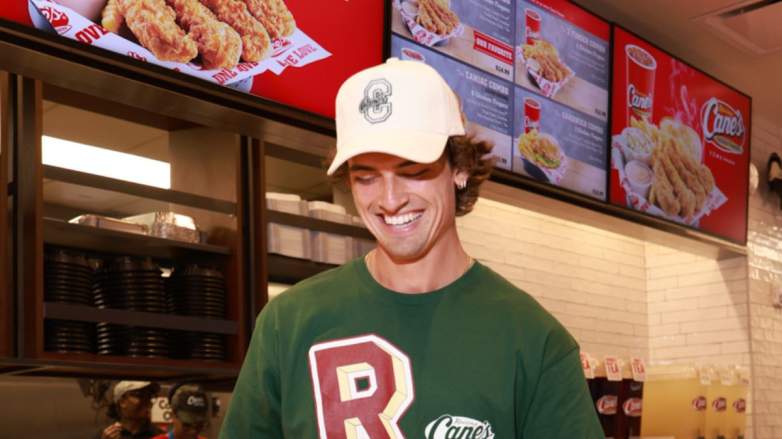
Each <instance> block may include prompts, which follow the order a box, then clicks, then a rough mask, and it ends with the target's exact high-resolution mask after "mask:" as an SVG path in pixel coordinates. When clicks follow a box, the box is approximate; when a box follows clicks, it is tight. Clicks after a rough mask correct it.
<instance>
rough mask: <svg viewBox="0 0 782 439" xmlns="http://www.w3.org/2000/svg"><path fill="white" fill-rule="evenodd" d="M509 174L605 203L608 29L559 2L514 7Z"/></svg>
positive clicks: (536, 0) (522, 2)
mask: <svg viewBox="0 0 782 439" xmlns="http://www.w3.org/2000/svg"><path fill="white" fill-rule="evenodd" d="M515 5H516V7H515V14H516V38H515V41H516V46H515V51H516V60H515V75H514V82H515V84H516V92H515V96H516V98H515V99H516V102H515V103H516V106H515V117H514V137H513V148H512V152H513V159H512V160H513V166H512V170H513V172H516V173H519V174H524V175H527V176H530V177H532V178H535V179H538V180H542V181H546V182H549V183H551V184H554V185H557V186H560V187H563V188H565V189H569V190H571V191H574V192H579V193H581V194H584V195H588V196H591V197H594V198H597V199H600V200H606V198H607V194H606V186H607V179H608V172H607V169H608V150H607V148H606V144H607V142H608V91H609V81H610V65H611V64H610V63H611V53H610V36H611V27H610V25H609V24H608V23H607V22H606V21H603V20H601V19H599V18H597V17H596V16H594V15H592V14H590V13H588V12H586V11H584V10H583V9H581V8H580V7H578V6H576V5H574V4H572V3H570V2H569V1H564V0H529V1H526V0H517V2H516V4H515Z"/></svg>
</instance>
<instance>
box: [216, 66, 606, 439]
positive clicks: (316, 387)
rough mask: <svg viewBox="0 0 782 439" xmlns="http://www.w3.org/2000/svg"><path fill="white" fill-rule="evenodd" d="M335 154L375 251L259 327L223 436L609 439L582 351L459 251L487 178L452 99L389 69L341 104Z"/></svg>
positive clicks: (422, 79)
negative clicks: (462, 224)
mask: <svg viewBox="0 0 782 439" xmlns="http://www.w3.org/2000/svg"><path fill="white" fill-rule="evenodd" d="M336 122H337V150H336V156H335V158H334V159H333V162H332V163H331V166H330V168H329V171H328V173H329V174H330V175H336V176H340V175H343V176H344V177H345V178H347V180H348V182H349V185H350V189H351V191H352V193H353V197H354V200H355V204H356V208H357V210H358V212H359V214H360V215H361V218H362V219H363V220H364V223H365V224H366V226H367V228H368V229H369V230H370V231H371V232H372V234H373V235H374V236H375V238H376V239H377V243H378V245H377V248H376V249H375V250H373V251H372V252H370V253H369V254H368V255H367V256H366V258H363V259H358V260H354V261H352V262H349V263H347V264H345V265H344V266H342V267H339V268H337V269H334V270H331V271H328V272H326V273H322V274H320V275H318V276H315V277H313V278H311V279H308V280H306V281H304V282H301V283H299V284H298V285H296V286H294V287H293V288H291V289H290V290H288V291H287V292H285V293H283V294H282V295H281V296H279V297H278V298H276V299H274V301H272V302H270V303H269V304H268V305H267V306H266V307H265V308H264V310H263V311H262V312H261V314H260V315H259V317H258V320H257V326H256V328H255V333H254V334H253V338H252V341H251V345H250V349H249V351H248V353H247V357H246V358H245V362H244V366H243V367H242V371H241V374H240V376H239V379H238V381H237V383H236V387H235V390H234V395H233V399H232V401H231V404H230V407H229V409H228V413H227V415H226V419H225V421H224V423H223V428H222V432H221V437H222V438H225V439H233V438H250V437H252V438H296V439H300V438H301V439H303V438H316V437H320V438H321V439H325V438H329V439H332V438H371V439H380V438H394V439H396V438H419V437H426V438H430V439H433V438H437V439H445V438H487V439H488V438H502V439H505V438H525V439H529V438H545V439H557V438H563V439H564V438H576V437H577V438H595V439H597V438H602V437H603V434H602V430H601V428H600V425H599V424H598V422H597V418H596V415H595V410H594V409H593V408H592V404H591V399H590V396H589V394H588V391H587V387H586V381H585V379H584V375H583V373H582V371H581V366H580V360H579V351H578V346H577V344H576V343H575V341H574V340H573V339H572V337H571V336H570V335H569V334H568V333H567V331H566V330H565V329H564V328H563V327H562V326H561V325H560V324H559V323H558V322H557V321H556V320H555V319H554V318H553V317H551V316H550V315H549V314H548V313H547V312H546V311H545V310H543V308H542V307H541V306H540V305H539V304H538V303H537V302H535V301H534V300H533V299H532V298H531V297H530V296H528V295H527V294H525V293H524V292H522V291H520V290H518V289H517V288H515V287H514V286H513V285H511V284H510V283H509V282H507V281H506V280H504V279H503V278H501V277H500V276H499V275H497V274H496V273H494V272H493V271H491V270H490V269H489V268H487V267H486V266H484V265H482V264H480V263H478V262H475V261H473V260H472V258H470V256H469V255H468V254H467V253H466V252H465V251H464V249H463V248H462V245H461V242H460V241H459V237H458V235H457V231H456V225H455V216H457V215H463V214H466V213H468V212H469V211H470V210H471V208H472V206H473V204H474V203H475V201H476V199H477V196H478V186H479V185H480V184H481V182H482V181H483V180H485V179H486V178H487V176H488V173H489V172H490V169H491V162H490V161H488V160H486V159H485V154H486V153H487V152H489V151H490V148H491V147H490V146H488V145H486V144H485V143H482V142H475V141H474V140H472V139H470V138H468V137H465V135H464V134H465V132H464V126H463V121H462V118H461V112H460V110H459V104H458V99H457V97H456V95H455V94H454V93H453V91H452V90H451V89H450V88H449V87H448V85H447V84H446V83H445V81H444V80H443V79H442V77H440V75H439V74H438V73H437V72H436V71H435V70H434V69H432V68H431V67H428V66H427V65H425V64H422V63H418V62H412V61H399V60H396V59H391V60H389V61H388V62H387V63H385V64H383V65H380V66H377V67H373V68H370V69H368V70H364V71H362V72H359V73H357V74H356V75H354V76H352V77H351V78H349V79H348V80H347V81H346V82H345V83H344V84H343V85H342V87H341V88H340V91H339V93H338V95H337V118H336Z"/></svg>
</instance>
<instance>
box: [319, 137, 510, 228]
mask: <svg viewBox="0 0 782 439" xmlns="http://www.w3.org/2000/svg"><path fill="white" fill-rule="evenodd" d="M493 147H494V145H493V144H491V143H489V142H487V141H484V140H476V139H475V138H474V137H473V136H451V137H449V138H448V142H447V143H446V145H445V152H444V153H443V154H445V155H446V156H447V157H448V163H450V165H451V168H453V169H455V170H457V171H466V172H467V174H468V177H467V186H466V187H465V188H464V189H458V188H457V189H456V216H463V215H466V214H468V213H470V211H472V209H473V207H474V206H475V202H476V201H478V196H479V195H480V187H481V184H483V182H484V181H486V180H487V179H488V178H489V176H490V175H491V171H492V169H494V162H495V159H494V157H489V155H488V154H489V153H491V150H492V148H493ZM336 152H337V151H336V149H335V148H333V149H332V150H331V152H330V154H329V157H328V160H327V163H331V161H332V160H333V159H334V156H335V155H336ZM348 172H349V171H348V166H347V163H345V164H343V165H342V166H340V167H339V168H338V169H337V170H336V171H334V173H333V174H332V175H331V182H332V183H334V184H339V185H345V186H347V187H350V185H349V184H348Z"/></svg>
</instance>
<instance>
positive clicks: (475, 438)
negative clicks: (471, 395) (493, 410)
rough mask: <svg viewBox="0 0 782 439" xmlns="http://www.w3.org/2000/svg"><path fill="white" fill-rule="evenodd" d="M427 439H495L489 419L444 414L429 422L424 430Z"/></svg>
mask: <svg viewBox="0 0 782 439" xmlns="http://www.w3.org/2000/svg"><path fill="white" fill-rule="evenodd" d="M424 434H425V435H426V439H449V438H465V439H467V438H470V439H493V438H494V432H492V429H491V424H489V421H483V422H480V421H477V420H475V419H472V418H467V417H464V416H451V415H442V416H440V417H439V418H437V419H436V420H434V421H432V422H430V423H429V425H427V426H426V430H424Z"/></svg>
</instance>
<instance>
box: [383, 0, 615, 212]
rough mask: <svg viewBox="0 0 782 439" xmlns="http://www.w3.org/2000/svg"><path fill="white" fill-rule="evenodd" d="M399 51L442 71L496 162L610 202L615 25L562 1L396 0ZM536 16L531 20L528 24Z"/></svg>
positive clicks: (471, 129) (394, 50)
mask: <svg viewBox="0 0 782 439" xmlns="http://www.w3.org/2000/svg"><path fill="white" fill-rule="evenodd" d="M392 9H393V12H392V17H391V23H392V24H391V30H392V32H393V35H392V36H391V55H392V56H396V57H399V58H401V59H409V60H417V61H422V62H425V63H427V64H429V65H431V66H433V67H434V68H435V69H437V70H438V71H439V72H440V73H441V74H442V75H443V77H444V78H445V79H446V81H447V82H448V83H449V84H450V85H451V88H453V89H454V91H456V93H457V94H458V95H459V97H460V98H461V101H462V106H463V108H462V109H463V111H464V112H465V115H466V116H467V119H468V127H467V130H468V134H472V135H474V136H476V137H477V138H479V139H485V140H489V141H491V142H492V143H494V152H493V154H494V155H495V156H496V158H497V167H498V168H501V169H505V170H508V171H511V172H514V173H517V174H520V175H524V176H526V177H529V178H534V179H537V180H541V181H543V182H546V183H549V184H552V185H556V186H559V187H563V188H565V189H568V190H571V191H574V192H578V193H581V194H585V195H588V196H590V197H594V198H597V199H599V200H603V201H604V200H606V198H607V194H606V187H607V169H608V153H607V148H606V145H607V143H608V90H609V84H608V83H609V78H610V49H609V47H610V44H609V38H610V34H611V29H610V26H609V24H608V23H607V22H605V21H602V20H600V19H598V18H596V17H595V16H593V15H591V14H589V13H587V12H586V11H584V10H583V9H581V8H580V7H578V6H576V5H574V4H572V3H570V2H569V1H564V0H559V1H556V0H546V1H538V0H534V1H523V0H493V1H484V0H450V2H447V1H443V0H415V1H413V0H394V2H393V8H392ZM525 17H531V18H530V20H531V21H525Z"/></svg>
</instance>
